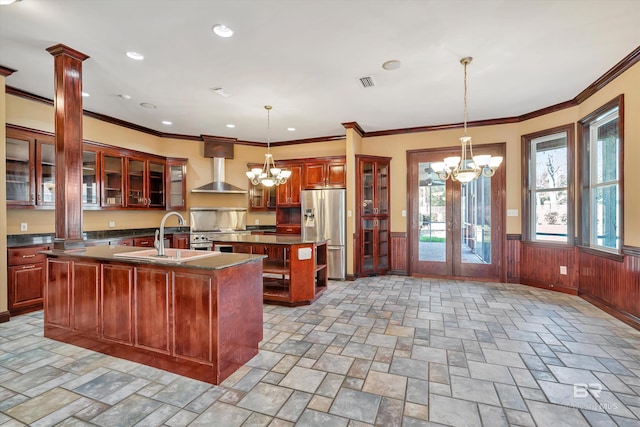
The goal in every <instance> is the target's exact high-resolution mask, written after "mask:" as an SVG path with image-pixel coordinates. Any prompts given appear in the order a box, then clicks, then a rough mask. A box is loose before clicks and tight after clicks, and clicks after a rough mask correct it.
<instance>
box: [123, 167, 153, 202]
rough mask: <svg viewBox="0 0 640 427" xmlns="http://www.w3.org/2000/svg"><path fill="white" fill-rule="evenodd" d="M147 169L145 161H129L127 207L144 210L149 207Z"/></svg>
mask: <svg viewBox="0 0 640 427" xmlns="http://www.w3.org/2000/svg"><path fill="white" fill-rule="evenodd" d="M145 169H146V165H145V161H144V159H142V158H128V159H127V207H138V208H142V207H145V206H147V203H148V200H147V196H146V192H145Z"/></svg>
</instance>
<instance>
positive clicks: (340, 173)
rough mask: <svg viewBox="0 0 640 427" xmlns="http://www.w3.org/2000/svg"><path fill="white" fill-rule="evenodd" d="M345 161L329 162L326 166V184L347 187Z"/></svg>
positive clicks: (334, 186)
mask: <svg viewBox="0 0 640 427" xmlns="http://www.w3.org/2000/svg"><path fill="white" fill-rule="evenodd" d="M345 172H346V171H345V163H344V162H329V163H328V164H327V167H326V186H327V187H333V188H346V186H347V176H346V173H345Z"/></svg>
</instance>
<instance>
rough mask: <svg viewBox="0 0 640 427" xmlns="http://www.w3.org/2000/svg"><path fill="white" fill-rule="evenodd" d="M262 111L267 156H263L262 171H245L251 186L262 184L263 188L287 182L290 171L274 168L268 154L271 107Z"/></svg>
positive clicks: (271, 156)
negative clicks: (263, 113) (265, 129)
mask: <svg viewBox="0 0 640 427" xmlns="http://www.w3.org/2000/svg"><path fill="white" fill-rule="evenodd" d="M264 109H265V110H267V154H265V155H264V165H263V166H262V169H260V168H253V169H251V170H250V171H247V177H248V178H249V179H250V180H251V183H252V184H253V185H258V184H262V185H263V186H265V187H273V186H274V185H280V184H284V183H285V182H287V179H288V178H289V177H290V176H291V171H289V170H283V169H280V168H278V167H276V164H275V162H274V161H273V155H272V154H271V153H270V152H269V150H270V147H271V141H270V133H271V115H270V113H271V105H265V106H264Z"/></svg>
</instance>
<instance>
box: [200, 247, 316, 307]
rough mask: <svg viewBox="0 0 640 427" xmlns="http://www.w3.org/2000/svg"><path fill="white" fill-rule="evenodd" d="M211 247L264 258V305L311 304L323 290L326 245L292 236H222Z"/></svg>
mask: <svg viewBox="0 0 640 427" xmlns="http://www.w3.org/2000/svg"><path fill="white" fill-rule="evenodd" d="M212 241H213V243H214V245H215V247H218V248H221V249H223V250H228V251H230V252H234V253H248V254H256V255H266V256H267V257H266V258H265V259H264V262H263V267H262V268H263V287H264V293H263V296H264V301H266V302H270V303H275V304H283V305H290V306H296V305H303V304H311V303H312V302H313V301H315V300H316V299H317V298H318V297H319V296H320V295H321V294H322V293H323V292H324V291H325V290H326V289H327V283H328V280H327V279H328V271H327V241H326V240H321V241H312V240H305V239H303V238H301V237H300V236H295V235H251V234H223V235H219V236H216V237H214V238H213V239H212Z"/></svg>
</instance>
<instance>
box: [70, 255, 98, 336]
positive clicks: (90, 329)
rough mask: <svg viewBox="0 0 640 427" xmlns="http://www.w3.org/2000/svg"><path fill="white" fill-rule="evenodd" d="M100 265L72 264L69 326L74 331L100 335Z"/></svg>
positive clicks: (89, 263) (87, 263) (88, 263)
mask: <svg viewBox="0 0 640 427" xmlns="http://www.w3.org/2000/svg"><path fill="white" fill-rule="evenodd" d="M99 293H100V264H98V263H91V262H74V263H73V288H72V296H71V298H72V304H71V317H72V319H71V320H72V321H71V325H72V329H73V330H74V331H81V332H84V333H87V334H90V335H93V336H96V337H97V336H98V334H100V305H99V303H98V301H99V299H100V297H99Z"/></svg>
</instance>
